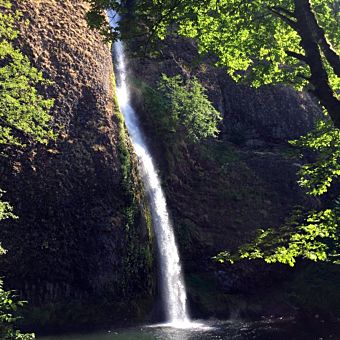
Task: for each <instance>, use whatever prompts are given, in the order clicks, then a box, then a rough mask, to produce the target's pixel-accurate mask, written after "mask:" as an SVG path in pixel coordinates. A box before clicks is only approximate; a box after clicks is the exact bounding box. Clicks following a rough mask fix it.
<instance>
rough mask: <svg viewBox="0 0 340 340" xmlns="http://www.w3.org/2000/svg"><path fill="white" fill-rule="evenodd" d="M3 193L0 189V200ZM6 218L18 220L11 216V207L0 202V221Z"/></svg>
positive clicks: (6, 203)
mask: <svg viewBox="0 0 340 340" xmlns="http://www.w3.org/2000/svg"><path fill="white" fill-rule="evenodd" d="M4 193H5V192H4V191H3V190H1V189H0V198H1V197H2V196H3V194H4ZM7 218H18V217H17V216H16V215H14V214H13V207H12V206H11V205H10V204H9V203H8V202H3V201H0V221H1V220H5V219H7Z"/></svg>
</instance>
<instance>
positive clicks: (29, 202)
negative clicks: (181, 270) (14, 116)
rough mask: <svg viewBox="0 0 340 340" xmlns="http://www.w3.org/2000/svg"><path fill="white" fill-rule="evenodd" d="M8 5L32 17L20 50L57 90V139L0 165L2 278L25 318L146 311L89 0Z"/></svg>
mask: <svg viewBox="0 0 340 340" xmlns="http://www.w3.org/2000/svg"><path fill="white" fill-rule="evenodd" d="M15 6H16V7H17V8H18V9H19V10H20V11H21V12H22V13H23V20H22V23H23V22H24V20H26V19H27V20H28V25H24V24H22V25H21V36H20V38H19V39H18V42H17V43H18V46H19V47H20V48H21V49H22V50H23V51H24V53H25V54H26V55H28V56H29V58H30V60H31V61H32V64H33V65H34V66H36V67H37V68H38V69H40V70H41V71H42V72H43V74H44V76H45V78H47V79H49V80H51V81H52V84H51V86H49V87H47V88H45V89H40V90H41V92H42V93H44V94H47V96H48V97H50V98H55V105H54V107H53V109H52V114H53V116H54V121H55V126H56V129H57V130H58V138H57V140H56V142H51V143H50V144H49V145H48V146H47V147H44V146H39V145H29V146H28V148H26V149H24V150H19V151H15V152H13V154H12V155H11V157H10V159H5V160H2V161H1V168H0V169H1V183H0V184H1V187H2V188H3V189H4V190H6V191H7V194H6V199H7V200H8V201H10V202H11V204H12V205H13V206H14V210H15V213H16V214H17V215H18V216H19V219H18V220H8V221H5V222H4V223H3V225H2V227H1V230H0V240H1V242H2V244H3V246H4V247H5V248H6V249H7V250H8V252H7V254H6V255H5V256H2V257H1V259H0V261H1V266H0V268H1V276H4V277H5V278H6V284H7V285H8V287H10V288H11V289H16V290H18V292H19V294H20V296H21V297H22V298H24V299H27V300H28V301H29V305H28V306H29V308H30V309H34V308H35V310H36V314H37V315H36V317H37V320H33V321H30V320H32V319H34V317H35V313H34V312H32V311H30V313H28V317H27V318H26V321H27V322H37V324H41V325H43V326H42V327H48V326H49V325H54V326H55V327H57V325H58V324H62V323H63V322H65V323H66V324H67V325H66V327H73V326H75V325H76V324H79V323H83V324H94V323H96V322H97V321H98V323H101V322H103V321H104V319H106V320H110V322H114V321H115V320H124V318H126V317H127V316H129V318H131V319H133V318H135V317H140V316H141V315H142V316H143V317H144V316H145V315H144V314H143V313H145V310H147V309H148V308H149V307H150V302H151V301H152V296H153V294H154V290H155V280H154V278H155V275H154V272H155V270H154V268H155V266H154V263H153V255H154V249H153V235H152V228H151V224H150V223H151V222H150V215H149V211H148V208H147V205H146V204H145V200H144V194H143V190H142V186H141V182H140V179H139V177H138V171H137V160H136V158H135V156H134V155H133V152H132V150H131V145H130V142H129V139H128V137H127V133H126V131H125V127H124V123H123V120H122V117H121V116H120V113H119V110H118V106H117V103H116V101H115V97H114V96H115V95H114V86H115V84H114V82H115V81H114V74H113V65H112V58H111V51H110V48H109V46H108V45H107V44H105V43H103V41H102V38H101V36H100V35H99V34H98V33H97V32H95V31H91V30H90V29H89V28H88V27H87V23H86V20H85V13H86V11H87V5H86V4H85V2H82V1H71V0H66V1H64V0H54V1H50V0H48V1H47V0H39V1H38V0H30V1H25V2H21V1H18V2H16V1H15ZM65 306H67V307H65ZM94 306H97V307H98V306H100V308H99V307H98V308H97V307H94ZM143 306H144V307H143ZM143 308H144V310H143ZM70 320H73V321H72V322H70ZM39 327H40V326H39Z"/></svg>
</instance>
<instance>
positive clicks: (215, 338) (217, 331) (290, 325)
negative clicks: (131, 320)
mask: <svg viewBox="0 0 340 340" xmlns="http://www.w3.org/2000/svg"><path fill="white" fill-rule="evenodd" d="M38 339H41V340H208V339H211V340H321V339H322V340H326V339H333V340H334V339H335V340H336V339H339V337H337V335H335V334H328V335H326V336H325V335H322V334H321V333H320V334H318V332H315V330H308V329H306V327H304V326H303V325H301V324H299V323H298V322H296V321H294V320H293V319H275V320H271V319H266V320H262V321H257V322H244V321H211V322H205V323H204V326H203V327H196V328H190V329H178V328H172V327H157V326H151V327H150V326H142V327H135V328H128V329H120V330H119V329H117V330H110V331H106V332H101V333H94V334H85V335H70V336H54V337H53V336H52V337H44V338H38Z"/></svg>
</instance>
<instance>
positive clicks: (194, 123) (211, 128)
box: [146, 74, 222, 144]
mask: <svg viewBox="0 0 340 340" xmlns="http://www.w3.org/2000/svg"><path fill="white" fill-rule="evenodd" d="M205 91H206V90H205V89H204V87H203V86H202V85H201V84H200V82H199V81H198V80H197V79H195V78H193V79H188V80H187V81H184V80H183V78H182V77H181V76H179V75H178V76H175V77H168V76H166V75H165V74H163V75H162V78H161V79H160V80H159V81H158V84H157V88H156V89H152V88H150V87H148V88H147V93H146V98H147V106H148V108H147V109H148V111H149V112H150V114H151V115H152V116H153V119H154V121H155V123H156V124H157V133H158V134H160V135H163V139H165V140H166V141H167V142H168V143H170V144H175V143H176V142H178V141H179V140H184V141H186V142H188V143H197V142H199V141H200V140H202V139H205V138H208V137H216V136H217V134H218V132H219V130H218V123H219V122H220V121H221V119H222V117H221V114H220V112H218V111H217V110H216V109H215V108H214V106H213V105H212V103H211V102H210V101H209V99H208V97H207V95H206V94H205Z"/></svg>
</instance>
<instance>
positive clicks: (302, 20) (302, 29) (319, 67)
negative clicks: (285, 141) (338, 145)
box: [294, 0, 340, 128]
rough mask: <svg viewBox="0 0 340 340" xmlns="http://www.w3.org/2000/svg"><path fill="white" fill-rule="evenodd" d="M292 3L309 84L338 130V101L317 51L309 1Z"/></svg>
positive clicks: (339, 106)
mask: <svg viewBox="0 0 340 340" xmlns="http://www.w3.org/2000/svg"><path fill="white" fill-rule="evenodd" d="M294 3H295V12H294V15H295V17H296V20H297V23H296V24H297V30H298V33H299V35H300V37H301V42H300V44H301V47H302V48H303V49H304V51H305V54H306V63H307V64H308V65H309V67H310V71H311V78H310V82H311V84H312V85H313V86H314V88H315V95H316V96H317V97H318V99H319V100H320V103H321V105H323V106H324V107H325V108H326V110H327V112H328V114H329V115H330V117H331V119H332V121H333V123H334V126H335V127H337V128H340V101H339V100H338V99H337V98H336V97H335V94H334V92H333V90H332V88H331V86H330V84H329V79H328V74H327V72H326V70H325V68H324V65H323V62H322V57H321V52H320V50H319V45H318V39H317V36H316V35H315V32H313V30H314V29H313V28H311V25H310V20H311V16H312V17H313V18H314V20H315V23H316V25H317V22H316V19H315V16H314V14H313V12H312V8H311V4H310V0H294ZM317 27H319V26H317ZM319 28H320V27H319ZM313 33H314V34H313Z"/></svg>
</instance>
